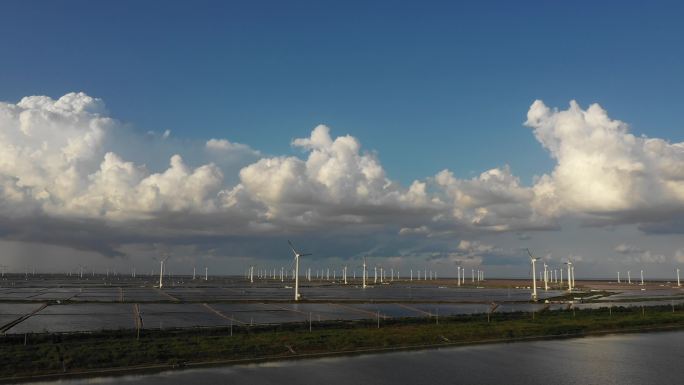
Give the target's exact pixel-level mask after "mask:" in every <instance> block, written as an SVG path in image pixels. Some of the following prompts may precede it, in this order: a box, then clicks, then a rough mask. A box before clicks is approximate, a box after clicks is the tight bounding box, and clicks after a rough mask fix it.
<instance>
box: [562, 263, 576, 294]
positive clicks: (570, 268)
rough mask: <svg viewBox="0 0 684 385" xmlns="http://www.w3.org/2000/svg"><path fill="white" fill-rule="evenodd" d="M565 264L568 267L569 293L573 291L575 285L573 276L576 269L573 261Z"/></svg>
mask: <svg viewBox="0 0 684 385" xmlns="http://www.w3.org/2000/svg"><path fill="white" fill-rule="evenodd" d="M564 264H565V265H568V291H572V286H573V284H574V283H575V279H574V278H573V276H572V272H573V270H574V268H573V267H572V262H571V261H567V262H565V263H564Z"/></svg>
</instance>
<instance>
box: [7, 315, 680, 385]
mask: <svg viewBox="0 0 684 385" xmlns="http://www.w3.org/2000/svg"><path fill="white" fill-rule="evenodd" d="M601 313H602V312H601V311H597V310H592V311H587V310H581V311H577V315H579V317H577V318H579V319H580V320H581V321H582V322H580V323H579V324H578V325H575V327H573V326H572V325H571V324H568V325H561V327H560V328H557V327H554V326H557V325H554V323H553V321H557V319H556V320H554V317H556V318H558V317H557V316H558V315H559V314H553V315H551V316H549V315H546V316H545V315H544V314H543V313H542V314H539V315H538V316H537V319H536V320H535V319H529V318H528V317H529V315H528V314H526V313H522V314H518V316H520V315H522V317H519V318H510V317H508V318H505V319H503V320H496V319H495V320H494V322H493V323H494V324H497V325H496V326H498V327H499V329H501V326H504V327H503V329H501V330H507V329H506V327H507V326H510V328H512V329H511V330H512V331H513V330H515V328H516V327H517V328H520V329H519V330H518V332H521V333H522V334H521V335H513V336H510V337H504V338H496V337H494V336H495V335H496V332H497V331H499V329H497V330H492V331H490V334H489V336H490V337H489V338H486V337H485V335H486V334H485V335H483V337H485V338H469V337H467V336H466V337H464V338H463V339H461V340H453V341H451V340H449V339H447V338H446V337H444V336H443V335H440V334H438V333H440V330H442V329H444V330H450V329H459V327H460V329H463V328H468V327H470V328H472V327H475V328H476V329H477V328H479V329H483V328H484V329H487V325H490V323H489V322H487V323H486V324H485V323H484V321H483V319H477V317H472V316H469V317H458V316H457V317H452V318H444V319H443V321H442V322H443V323H444V324H445V325H446V329H445V326H442V328H440V329H438V331H437V332H434V330H432V329H434V328H435V327H436V326H435V324H417V325H416V323H415V322H408V323H407V322H404V321H400V322H396V323H394V324H390V325H387V326H384V325H383V328H380V329H375V328H371V329H370V330H372V331H373V332H375V333H377V334H376V335H375V337H377V338H379V341H384V340H383V338H382V337H383V336H387V335H388V334H389V335H391V334H393V332H397V331H402V330H401V329H402V328H403V329H406V328H408V329H411V328H417V329H420V331H421V332H425V330H427V329H429V330H428V332H430V333H429V334H427V336H430V337H433V341H431V342H427V343H411V341H410V340H411V338H406V339H405V340H404V342H402V340H401V339H400V340H398V341H394V342H391V344H393V345H389V346H387V345H386V346H382V345H378V346H360V347H358V348H353V349H336V348H335V347H336V346H337V345H334V341H333V342H332V344H333V345H332V346H329V347H328V348H327V350H321V351H310V352H307V351H304V352H295V351H294V350H293V349H292V347H291V346H289V345H287V344H285V345H284V346H287V347H288V350H289V351H283V350H282V346H279V347H280V348H281V353H278V354H263V355H260V356H252V357H245V358H225V359H220V358H219V359H211V358H207V359H205V360H198V361H192V360H185V361H183V360H181V361H178V362H166V363H152V362H150V363H147V364H141V365H133V366H125V367H116V366H112V367H101V368H93V369H80V370H79V369H74V370H71V371H68V372H66V373H62V372H54V371H53V372H51V373H50V372H47V371H46V372H44V373H40V374H39V373H37V374H34V375H20V376H14V377H2V378H0V383H13V382H14V383H17V382H22V383H25V382H35V381H53V380H58V379H61V378H89V377H101V376H106V377H118V376H126V375H134V374H145V373H159V372H163V371H167V370H184V369H196V368H205V367H217V366H233V365H245V364H256V363H264V362H273V361H283V360H303V359H317V358H325V357H338V356H356V355H366V354H382V353H391V352H401V351H412V350H430V349H439V348H451V347H459V346H469V345H482V344H498V343H517V342H525V341H539V340H554V339H569V338H582V337H589V336H601V335H609V334H635V333H650V332H663V331H676V330H683V329H684V312H681V311H680V312H679V313H682V314H678V313H675V312H672V313H671V312H670V311H669V310H662V309H661V310H659V311H657V312H653V310H652V309H650V310H649V316H648V317H650V318H653V317H656V319H651V320H647V319H641V320H639V318H638V315H637V317H635V316H634V313H635V312H632V311H624V312H623V314H627V317H626V318H624V317H623V319H620V318H619V313H618V312H615V313H616V315H615V316H613V315H612V314H611V319H612V318H613V317H614V320H613V321H614V322H610V323H607V324H605V325H602V326H601V327H599V328H597V329H589V330H585V328H583V327H582V325H584V326H585V327H586V326H587V325H588V322H591V321H596V320H595V319H594V318H599V317H601V316H605V314H601ZM604 313H605V312H604ZM571 314H572V312H564V314H562V316H563V317H564V318H563V319H564V320H566V321H567V320H576V318H575V315H571ZM670 314H671V315H673V316H672V317H670V318H665V319H664V320H663V319H661V318H660V317H662V316H663V315H670ZM569 317H572V318H569ZM642 317H645V316H644V315H642ZM465 318H467V320H465V321H464V319H465ZM472 319H475V320H474V321H473V320H472ZM550 321H551V322H550ZM602 321H604V322H605V320H602ZM635 321H637V322H636V324H635V325H632V326H631V327H628V326H627V325H629V324H630V323H634V322H635ZM521 323H522V324H521ZM371 324H372V323H371ZM506 324H510V325H506ZM529 325H536V326H537V329H538V330H536V333H533V334H525V332H526V329H525V328H527V327H529ZM437 326H440V325H439V324H437ZM367 330H369V325H368V323H366V324H362V325H356V326H351V327H349V326H346V327H345V326H337V327H331V328H322V329H321V330H318V331H317V333H318V334H320V335H323V336H325V335H327V334H331V333H339V332H340V331H351V333H356V334H359V333H361V334H366V331H367ZM409 331H410V330H409ZM278 333H281V334H282V335H284V336H285V337H292V338H301V339H306V336H308V335H309V333H307V332H305V331H302V330H299V329H296V328H294V329H293V330H285V331H282V330H281V331H277V330H276V331H274V330H271V329H269V328H265V329H264V330H257V331H249V330H248V331H246V334H245V336H248V337H252V336H256V337H259V336H260V335H264V336H266V337H272V336H273V335H276V336H279V334H278ZM394 334H396V335H397V336H399V338H401V334H398V333H394ZM409 336H410V335H409ZM195 337H196V338H198V339H199V338H209V337H207V336H201V335H197V336H195ZM434 337H441V339H440V340H439V342H434V341H435V339H434ZM118 338H121V337H118ZM147 338H150V337H147ZM151 338H154V336H152V337H151ZM224 338H225V336H224ZM231 338H232V337H231ZM94 339H96V338H93V340H94ZM110 339H112V338H111V337H110ZM128 339H129V340H132V338H130V337H129V338H128ZM166 339H169V337H167V338H166ZM414 340H415V338H414ZM86 341H88V339H86ZM273 341H276V343H273ZM273 341H272V342H271V345H268V346H269V347H270V348H274V347H276V346H277V345H278V343H280V344H282V339H277V338H276V339H273ZM91 342H92V341H91ZM385 343H387V342H385ZM296 348H297V349H300V347H299V346H296ZM314 349H315V348H314ZM5 354H7V353H5Z"/></svg>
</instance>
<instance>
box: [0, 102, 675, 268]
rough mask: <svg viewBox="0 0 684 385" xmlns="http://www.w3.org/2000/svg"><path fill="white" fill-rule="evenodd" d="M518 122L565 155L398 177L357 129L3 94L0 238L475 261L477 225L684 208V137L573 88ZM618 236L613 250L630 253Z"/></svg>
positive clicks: (490, 228) (653, 218)
mask: <svg viewBox="0 0 684 385" xmlns="http://www.w3.org/2000/svg"><path fill="white" fill-rule="evenodd" d="M525 125H526V126H528V127H529V128H531V129H532V132H533V134H534V136H535V138H536V139H537V140H538V141H539V143H540V144H541V145H542V146H543V147H544V148H545V149H546V150H547V151H548V152H549V155H550V156H551V157H552V159H554V160H555V162H556V164H555V167H554V169H553V171H552V172H551V173H549V174H545V175H541V176H539V177H537V178H536V180H535V182H534V183H533V184H532V185H530V186H525V185H523V184H522V183H521V182H520V179H519V178H518V177H516V176H515V175H514V174H513V172H512V170H511V169H510V167H508V166H507V165H502V166H501V167H498V168H494V169H491V170H486V171H484V172H482V173H481V174H480V175H478V176H476V177H473V178H466V179H463V178H459V177H457V176H456V175H455V174H454V173H453V172H452V171H450V170H443V171H441V172H439V173H437V174H436V175H434V176H426V177H425V178H423V179H419V180H415V181H414V182H413V183H411V184H410V185H409V186H402V185H401V184H400V183H398V182H396V181H393V180H391V179H389V178H388V177H387V173H386V172H385V169H384V167H383V165H382V163H381V162H380V160H379V158H378V157H377V155H376V154H375V153H373V152H371V151H367V150H363V148H362V146H361V143H360V142H359V140H358V139H357V138H355V137H352V136H349V135H345V136H337V137H334V136H333V135H332V134H331V130H330V128H329V127H327V126H325V125H319V126H317V127H315V128H314V129H313V130H312V132H311V134H310V135H309V137H306V138H297V139H294V140H293V141H292V143H291V145H292V146H293V148H294V149H296V150H299V151H301V155H300V156H268V155H264V154H262V153H260V152H259V151H257V150H254V149H252V148H251V147H249V146H248V145H245V144H241V143H235V142H231V141H230V140H229V139H225V138H211V139H209V140H207V141H206V142H203V143H193V142H184V141H183V140H182V139H176V138H175V137H174V136H173V135H171V133H170V132H169V131H168V130H167V131H165V132H164V133H163V134H155V133H153V132H152V133H145V134H142V133H138V132H137V131H135V130H132V129H131V128H130V127H128V126H126V125H125V124H123V123H121V122H119V121H117V120H116V119H114V118H112V117H110V116H109V114H108V112H107V110H106V108H105V105H104V103H103V102H102V101H101V100H99V99H97V98H93V97H91V96H88V95H86V94H84V93H70V94H67V95H64V96H62V97H61V98H59V99H57V100H55V99H52V98H49V97H46V96H30V97H25V98H23V99H22V100H21V101H19V102H18V103H16V104H15V103H0V238H1V239H7V240H19V241H22V242H38V243H46V244H59V245H62V246H69V247H73V248H76V249H79V250H93V251H96V252H98V253H101V254H103V255H108V256H120V255H123V254H125V252H123V251H122V250H123V249H124V248H125V246H126V245H128V244H136V243H146V242H161V243H164V242H169V243H178V244H193V245H205V247H204V249H205V250H210V249H211V250H213V249H216V247H217V245H219V244H221V243H222V242H226V240H232V241H235V242H238V241H239V240H240V239H245V238H250V239H258V238H268V237H276V238H278V237H285V236H289V235H291V234H293V233H302V234H303V233H307V234H314V235H316V234H318V235H320V236H321V237H324V234H335V236H339V237H343V238H344V237H349V238H354V237H365V239H367V241H366V242H361V243H362V244H364V245H367V244H369V243H372V242H371V240H376V241H377V242H381V241H385V242H393V243H396V244H397V245H400V246H401V247H404V250H406V249H415V250H419V249H420V250H423V251H421V252H424V248H421V247H415V248H412V247H406V245H407V244H409V243H412V242H413V243H420V242H424V241H425V240H427V239H432V240H442V242H448V243H450V244H452V250H451V254H448V255H449V258H450V260H451V261H453V262H454V263H463V264H470V265H472V264H475V263H480V262H481V261H482V259H483V256H485V257H486V255H490V254H491V255H496V254H497V253H499V254H501V253H502V252H499V251H497V250H499V249H496V248H495V247H494V246H490V245H486V244H484V243H479V242H477V241H475V240H473V239H474V238H477V237H478V235H481V234H491V233H512V234H525V235H526V236H527V237H529V236H528V234H529V233H530V232H534V231H540V230H557V229H559V221H560V220H562V219H563V218H568V217H571V218H580V219H582V220H583V221H585V222H586V223H588V224H592V225H596V226H601V225H618V224H623V223H637V224H640V225H642V226H643V229H645V231H648V229H649V228H653V227H657V228H659V229H660V230H661V231H662V229H663V228H665V229H667V228H668V226H669V225H668V224H670V223H673V221H677V220H678V218H679V216H680V215H681V213H682V212H683V211H684V143H669V142H668V141H666V140H663V139H653V138H647V137H636V136H634V135H632V134H630V133H629V127H628V126H627V124H625V123H623V122H621V121H619V120H613V119H611V118H609V117H608V114H607V112H606V111H605V110H603V109H602V108H601V107H600V106H599V105H597V104H593V105H591V106H589V107H588V108H587V109H586V110H583V109H582V108H581V107H580V106H579V105H578V104H577V103H576V102H574V101H573V102H571V103H570V107H569V108H568V109H567V110H557V109H550V108H549V107H547V106H546V105H544V103H543V102H541V101H535V102H534V103H533V104H532V105H531V107H530V109H529V111H528V113H527V121H526V122H525ZM32 223H40V224H41V225H40V226H32V225H31V224H32ZM649 226H651V227H649ZM57 229H59V232H56V231H57ZM86 230H87V231H86ZM54 234H62V235H60V236H54ZM68 234H72V235H68ZM234 244H236V243H233V245H234ZM623 246H624V247H623V248H621V249H620V250H617V249H616V251H617V252H619V253H622V254H633V253H634V252H635V251H634V250H631V249H629V248H628V245H623ZM398 247H399V246H398ZM485 249H486V250H485ZM250 252H254V250H242V251H240V253H242V254H249V253H250ZM398 253H399V251H398V250H397V254H398ZM644 258H647V259H648V258H651V257H650V256H644Z"/></svg>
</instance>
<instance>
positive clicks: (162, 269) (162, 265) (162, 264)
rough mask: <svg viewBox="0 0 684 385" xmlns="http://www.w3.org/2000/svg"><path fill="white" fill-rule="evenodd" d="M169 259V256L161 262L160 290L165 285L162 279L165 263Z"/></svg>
mask: <svg viewBox="0 0 684 385" xmlns="http://www.w3.org/2000/svg"><path fill="white" fill-rule="evenodd" d="M167 259H169V256H168V255H167V256H165V257H164V258H162V259H161V260H160V261H159V288H160V289H161V288H162V286H163V285H164V282H163V281H162V278H163V277H164V262H166V260H167Z"/></svg>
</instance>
